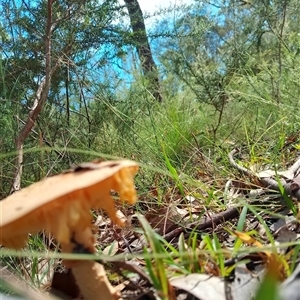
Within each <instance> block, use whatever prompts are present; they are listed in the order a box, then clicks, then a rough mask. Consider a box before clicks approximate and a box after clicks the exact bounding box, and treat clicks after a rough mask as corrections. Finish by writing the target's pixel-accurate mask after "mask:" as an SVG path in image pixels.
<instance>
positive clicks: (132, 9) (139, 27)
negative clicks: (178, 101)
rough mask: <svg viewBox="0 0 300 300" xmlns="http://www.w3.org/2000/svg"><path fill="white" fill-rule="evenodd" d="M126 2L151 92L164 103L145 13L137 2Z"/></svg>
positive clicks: (133, 0)
mask: <svg viewBox="0 0 300 300" xmlns="http://www.w3.org/2000/svg"><path fill="white" fill-rule="evenodd" d="M124 2H125V4H126V7H127V10H128V13H129V17H130V23H131V28H132V31H133V41H134V44H135V46H136V49H137V52H138V55H139V58H140V61H141V65H142V69H143V73H144V75H145V77H146V78H147V79H148V81H149V90H150V92H151V93H152V95H153V97H154V98H155V99H156V100H157V101H158V102H162V100H163V99H162V96H161V93H160V84H159V78H158V72H157V67H156V64H155V62H154V60H153V57H152V52H151V49H150V45H149V42H148V38H147V33H146V27H145V22H144V16H143V12H142V10H141V8H140V5H139V3H138V1H137V0H124Z"/></svg>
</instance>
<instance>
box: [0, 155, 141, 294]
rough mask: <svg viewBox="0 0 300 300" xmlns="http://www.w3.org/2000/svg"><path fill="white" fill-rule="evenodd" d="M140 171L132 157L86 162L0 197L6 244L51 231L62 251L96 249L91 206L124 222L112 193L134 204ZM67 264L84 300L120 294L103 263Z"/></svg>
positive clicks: (1, 237)
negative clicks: (134, 181)
mask: <svg viewBox="0 0 300 300" xmlns="http://www.w3.org/2000/svg"><path fill="white" fill-rule="evenodd" d="M137 170H138V165H137V164H136V163H135V162H133V161H128V160H123V161H106V162H96V161H95V162H91V163H83V164H81V165H79V166H78V167H76V168H75V169H73V170H70V171H67V172H65V173H61V174H59V175H55V176H52V177H47V178H45V179H43V180H42V181H40V182H37V183H34V184H32V185H30V186H29V187H26V188H24V189H22V190H20V191H18V192H16V193H14V194H12V195H10V196H8V197H7V198H5V199H4V200H2V201H0V244H2V245H3V246H5V247H8V248H14V249H19V248H22V247H23V246H25V244H26V240H27V238H28V234H29V233H31V234H34V233H37V232H39V231H40V230H46V231H47V232H49V233H51V234H53V235H54V236H55V237H56V239H57V241H58V242H59V243H60V245H61V250H62V252H65V253H73V252H76V249H78V246H80V248H81V249H84V250H85V251H87V252H90V253H95V245H94V242H95V240H94V236H93V234H92V230H91V221H92V215H91V212H90V209H91V208H95V209H98V208H102V209H104V210H105V211H106V213H107V214H108V216H109V217H110V218H111V220H112V221H113V222H114V223H116V224H118V225H120V226H123V222H122V221H121V220H120V219H119V218H118V217H117V215H116V209H115V205H114V201H113V199H112V198H111V196H110V193H111V190H114V191H116V192H118V193H119V195H120V199H121V200H122V201H126V202H128V203H129V204H134V203H135V201H136V191H135V188H134V185H133V177H134V175H135V174H136V172H137ZM67 265H68V266H69V267H71V268H72V272H73V273H74V276H75V278H76V282H77V284H78V286H79V288H80V290H81V293H82V295H83V297H84V299H86V300H94V299H99V296H101V299H118V298H119V294H118V292H117V291H116V289H115V288H114V287H112V286H111V285H110V283H109V281H108V279H107V277H106V274H105V270H104V268H103V266H102V265H100V264H99V263H97V262H94V261H83V260H82V261H79V260H77V261H68V262H67Z"/></svg>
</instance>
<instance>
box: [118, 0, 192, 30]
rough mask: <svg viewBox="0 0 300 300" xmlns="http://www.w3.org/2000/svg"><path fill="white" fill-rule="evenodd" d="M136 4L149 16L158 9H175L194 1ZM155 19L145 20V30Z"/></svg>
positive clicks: (142, 0)
mask: <svg viewBox="0 0 300 300" xmlns="http://www.w3.org/2000/svg"><path fill="white" fill-rule="evenodd" d="M120 2H121V3H122V2H123V1H122V0H120ZM138 2H139V4H140V7H141V9H142V11H143V14H144V16H145V14H147V13H148V14H150V15H151V14H153V13H155V12H156V11H159V9H163V8H170V7H171V8H175V7H176V6H178V5H182V4H190V3H192V2H194V0H138ZM123 3H124V2H123ZM175 11H176V10H175ZM155 19H157V17H153V18H147V19H145V25H146V27H147V28H149V27H151V25H152V24H153V23H154V20H155Z"/></svg>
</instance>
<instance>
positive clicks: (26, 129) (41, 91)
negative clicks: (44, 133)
mask: <svg viewBox="0 0 300 300" xmlns="http://www.w3.org/2000/svg"><path fill="white" fill-rule="evenodd" d="M54 1H55V0H48V3H47V5H48V17H47V24H46V32H45V37H44V39H45V55H46V58H45V77H44V78H43V80H42V81H41V83H40V85H39V87H38V89H37V92H36V95H35V99H34V103H33V106H32V107H31V109H30V112H29V114H28V117H27V120H26V122H25V125H24V126H23V128H22V129H21V130H20V132H19V134H18V136H17V138H16V150H17V158H16V163H15V175H14V181H13V183H12V187H11V190H10V193H13V192H15V191H18V190H20V188H21V177H22V172H23V145H24V142H25V139H26V138H27V137H28V135H29V133H30V132H31V130H32V128H33V126H34V124H35V121H36V119H37V117H38V116H39V114H40V113H41V111H42V109H43V107H44V104H45V102H46V99H47V97H48V93H49V89H50V83H51V75H52V74H53V72H54V71H55V70H56V69H57V67H58V64H56V66H55V67H54V68H53V69H51V34H52V31H53V29H54V24H53V23H52V4H53V2H54Z"/></svg>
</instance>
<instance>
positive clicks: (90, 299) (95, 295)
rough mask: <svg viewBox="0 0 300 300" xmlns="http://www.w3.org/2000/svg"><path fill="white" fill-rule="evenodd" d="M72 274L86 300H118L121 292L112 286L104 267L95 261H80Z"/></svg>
mask: <svg viewBox="0 0 300 300" xmlns="http://www.w3.org/2000/svg"><path fill="white" fill-rule="evenodd" d="M72 272H73V275H74V277H75V279H76V283H77V285H78V287H79V289H80V291H81V294H82V296H83V298H84V300H99V299H105V300H117V299H121V298H120V294H119V292H118V291H117V290H116V289H115V288H114V287H113V286H112V285H111V284H110V282H109V281H108V279H107V277H106V273H105V269H104V267H103V266H102V265H101V264H99V263H97V262H95V261H88V260H87V261H80V262H79V261H78V262H76V263H75V264H74V265H73V266H72Z"/></svg>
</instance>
